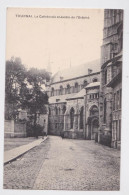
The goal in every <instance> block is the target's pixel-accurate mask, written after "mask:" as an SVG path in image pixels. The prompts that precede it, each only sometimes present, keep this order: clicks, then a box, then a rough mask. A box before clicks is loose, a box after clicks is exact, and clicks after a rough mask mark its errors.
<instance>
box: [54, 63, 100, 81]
mask: <svg viewBox="0 0 129 195" xmlns="http://www.w3.org/2000/svg"><path fill="white" fill-rule="evenodd" d="M88 69H91V70H92V72H91V74H92V73H96V72H100V59H98V60H94V61H91V62H87V63H85V64H81V65H79V66H73V67H70V68H67V69H64V70H60V71H58V72H57V73H56V74H55V75H54V76H53V77H52V83H55V82H59V81H63V80H67V79H71V78H76V77H80V76H84V75H88Z"/></svg>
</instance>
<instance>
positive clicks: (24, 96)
mask: <svg viewBox="0 0 129 195" xmlns="http://www.w3.org/2000/svg"><path fill="white" fill-rule="evenodd" d="M46 78H48V79H49V75H48V73H47V72H46V71H44V70H38V69H34V68H32V69H30V70H29V71H28V72H27V74H26V84H25V83H24V87H22V88H21V91H20V98H21V107H22V109H28V111H29V113H30V114H31V116H33V120H34V129H35V136H36V137H37V136H38V134H37V133H38V132H37V129H36V128H37V119H38V115H40V114H44V113H46V109H47V108H46V104H48V96H47V93H46V91H45V89H44V88H43V85H44V80H45V79H46Z"/></svg>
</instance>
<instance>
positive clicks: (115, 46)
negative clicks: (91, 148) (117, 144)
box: [99, 10, 123, 146]
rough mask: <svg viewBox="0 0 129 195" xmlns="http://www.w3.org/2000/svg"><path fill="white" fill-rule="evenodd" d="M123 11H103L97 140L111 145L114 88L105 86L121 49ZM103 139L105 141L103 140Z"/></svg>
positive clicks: (111, 76) (110, 77)
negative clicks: (98, 130)
mask: <svg viewBox="0 0 129 195" xmlns="http://www.w3.org/2000/svg"><path fill="white" fill-rule="evenodd" d="M122 21H123V11H122V10H105V12H104V31H103V45H102V48H101V72H100V77H101V85H100V99H99V104H100V107H99V112H100V114H99V122H100V132H99V135H100V136H99V142H100V143H103V144H105V145H109V146H111V139H112V115H113V113H112V109H113V93H114V89H113V88H111V87H110V86H107V84H108V83H110V82H111V81H112V79H113V77H114V76H115V75H114V72H116V71H117V69H116V70H114V63H115V59H116V56H117V54H119V53H120V52H121V50H122V41H123V34H122V33H121V31H123V24H122ZM101 139H103V140H105V143H104V141H103V140H101Z"/></svg>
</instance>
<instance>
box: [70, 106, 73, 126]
mask: <svg viewBox="0 0 129 195" xmlns="http://www.w3.org/2000/svg"><path fill="white" fill-rule="evenodd" d="M73 122H74V109H73V108H71V110H70V128H71V129H73Z"/></svg>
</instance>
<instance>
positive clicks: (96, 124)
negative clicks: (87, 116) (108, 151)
mask: <svg viewBox="0 0 129 195" xmlns="http://www.w3.org/2000/svg"><path fill="white" fill-rule="evenodd" d="M98 128H99V121H98V119H95V120H93V122H92V133H91V139H95V136H96V133H98Z"/></svg>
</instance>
